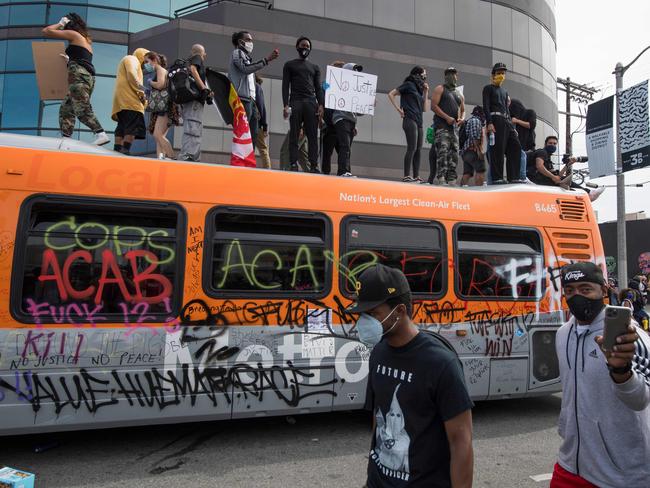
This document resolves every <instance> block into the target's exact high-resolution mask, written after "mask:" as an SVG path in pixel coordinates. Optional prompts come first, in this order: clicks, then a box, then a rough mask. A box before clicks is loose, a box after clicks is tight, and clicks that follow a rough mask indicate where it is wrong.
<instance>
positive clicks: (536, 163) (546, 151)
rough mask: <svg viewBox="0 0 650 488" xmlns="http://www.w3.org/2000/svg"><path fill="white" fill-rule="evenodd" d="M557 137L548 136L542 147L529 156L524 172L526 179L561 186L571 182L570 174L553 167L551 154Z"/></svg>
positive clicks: (554, 148)
mask: <svg viewBox="0 0 650 488" xmlns="http://www.w3.org/2000/svg"><path fill="white" fill-rule="evenodd" d="M557 143H558V140H557V137H555V136H548V137H547V138H546V139H545V140H544V148H543V149H537V150H536V151H535V152H534V153H533V155H532V157H531V158H529V161H528V164H527V167H526V173H527V175H528V179H530V181H532V182H533V183H535V184H537V185H546V186H561V187H563V188H568V187H569V184H570V182H571V176H570V175H567V174H566V172H565V173H564V174H562V175H561V174H560V173H559V172H558V171H556V170H555V168H554V167H553V162H552V161H551V154H553V153H555V151H556V150H557Z"/></svg>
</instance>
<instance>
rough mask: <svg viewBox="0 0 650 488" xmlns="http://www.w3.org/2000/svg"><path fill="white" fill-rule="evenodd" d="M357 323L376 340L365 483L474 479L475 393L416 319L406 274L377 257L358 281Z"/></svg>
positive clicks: (459, 486) (450, 354) (372, 487)
mask: <svg viewBox="0 0 650 488" xmlns="http://www.w3.org/2000/svg"><path fill="white" fill-rule="evenodd" d="M355 287H356V290H357V303H356V304H354V305H353V306H352V307H351V308H350V309H348V311H349V312H351V313H360V314H361V316H360V318H359V320H358V321H357V325H356V328H357V331H358V333H359V338H360V339H361V341H362V342H364V343H366V344H367V345H369V346H374V347H373V350H372V353H371V355H370V361H369V374H368V389H367V393H366V408H367V409H368V410H370V411H372V414H373V418H374V426H373V439H372V442H371V448H370V454H369V460H368V482H367V486H368V488H386V487H388V488H393V487H394V488H403V487H409V488H418V487H422V488H425V487H426V488H433V487H451V486H453V487H454V488H463V487H471V486H472V477H473V462H474V455H473V451H472V413H471V409H472V407H473V404H472V401H471V399H470V397H469V394H468V392H467V388H466V386H465V381H464V377H463V372H462V366H461V363H460V361H459V359H458V356H457V355H456V353H455V352H454V351H453V350H451V349H450V348H448V347H447V346H446V345H445V343H443V341H442V340H441V339H439V338H437V337H434V336H433V335H431V334H428V333H426V332H420V330H419V329H418V328H417V327H416V326H415V325H414V324H413V322H412V321H411V313H412V305H411V291H410V288H409V284H408V282H407V280H406V277H405V276H404V274H403V273H402V272H401V271H399V270H397V269H394V268H390V267H388V266H384V265H381V264H377V265H375V266H373V267H371V268H368V269H367V270H365V271H364V272H363V273H362V274H361V275H360V276H359V278H358V280H357V282H356V284H355Z"/></svg>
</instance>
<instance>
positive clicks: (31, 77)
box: [2, 73, 40, 129]
mask: <svg viewBox="0 0 650 488" xmlns="http://www.w3.org/2000/svg"><path fill="white" fill-rule="evenodd" d="M2 99H3V101H2V127H3V129H6V128H29V127H37V126H38V110H39V103H40V99H39V94H38V87H37V85H36V75H35V74H34V73H26V74H5V80H4V90H3V97H2Z"/></svg>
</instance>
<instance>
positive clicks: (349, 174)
mask: <svg viewBox="0 0 650 488" xmlns="http://www.w3.org/2000/svg"><path fill="white" fill-rule="evenodd" d="M341 176H343V177H345V178H356V176H354V175H353V174H352V173H350V172H349V171H348V172H347V173H343V174H342V175H341Z"/></svg>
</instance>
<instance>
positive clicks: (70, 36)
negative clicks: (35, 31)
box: [41, 17, 84, 44]
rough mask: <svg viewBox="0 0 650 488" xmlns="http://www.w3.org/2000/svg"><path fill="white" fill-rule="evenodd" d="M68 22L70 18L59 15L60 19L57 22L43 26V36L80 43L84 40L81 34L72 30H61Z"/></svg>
mask: <svg viewBox="0 0 650 488" xmlns="http://www.w3.org/2000/svg"><path fill="white" fill-rule="evenodd" d="M68 22H70V20H68V18H67V17H61V20H59V22H58V24H52V25H48V26H46V27H43V29H42V30H41V32H42V33H43V34H44V35H45V37H50V38H52V39H63V40H64V41H69V42H75V43H79V44H81V43H82V42H83V41H84V37H83V36H82V35H81V34H79V33H78V32H77V31H73V30H63V28H64V27H65V25H66V24H67V23H68Z"/></svg>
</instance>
